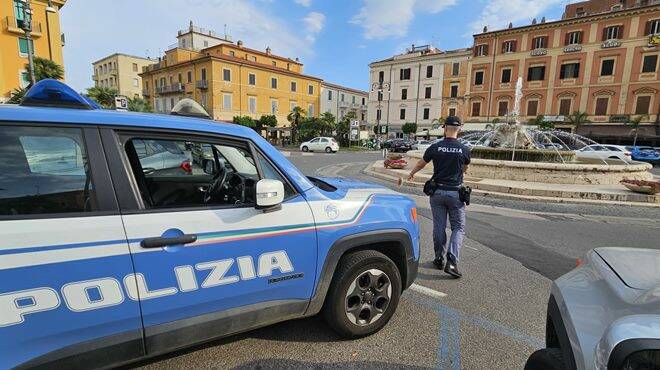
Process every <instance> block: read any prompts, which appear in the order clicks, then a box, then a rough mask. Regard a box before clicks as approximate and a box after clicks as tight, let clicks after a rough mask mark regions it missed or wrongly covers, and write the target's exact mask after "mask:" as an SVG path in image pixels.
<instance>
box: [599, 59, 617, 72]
mask: <svg viewBox="0 0 660 370" xmlns="http://www.w3.org/2000/svg"><path fill="white" fill-rule="evenodd" d="M600 75H601V76H612V75H614V59H603V60H602V61H601V62H600Z"/></svg>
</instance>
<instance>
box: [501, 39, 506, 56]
mask: <svg viewBox="0 0 660 370" xmlns="http://www.w3.org/2000/svg"><path fill="white" fill-rule="evenodd" d="M505 52H506V41H504V42H503V43H502V50H501V51H500V53H501V54H504V53H505Z"/></svg>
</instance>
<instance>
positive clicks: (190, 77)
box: [188, 71, 192, 83]
mask: <svg viewBox="0 0 660 370" xmlns="http://www.w3.org/2000/svg"><path fill="white" fill-rule="evenodd" d="M191 82H192V71H188V83H191Z"/></svg>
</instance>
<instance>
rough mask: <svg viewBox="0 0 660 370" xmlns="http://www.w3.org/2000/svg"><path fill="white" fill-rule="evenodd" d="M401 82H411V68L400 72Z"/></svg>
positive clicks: (402, 69)
mask: <svg viewBox="0 0 660 370" xmlns="http://www.w3.org/2000/svg"><path fill="white" fill-rule="evenodd" d="M399 80H410V68H401V69H400V70H399Z"/></svg>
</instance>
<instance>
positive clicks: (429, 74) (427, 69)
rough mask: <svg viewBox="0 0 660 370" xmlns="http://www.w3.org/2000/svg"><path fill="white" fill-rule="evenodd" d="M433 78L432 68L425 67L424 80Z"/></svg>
mask: <svg viewBox="0 0 660 370" xmlns="http://www.w3.org/2000/svg"><path fill="white" fill-rule="evenodd" d="M431 77H433V66H426V78H431Z"/></svg>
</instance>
